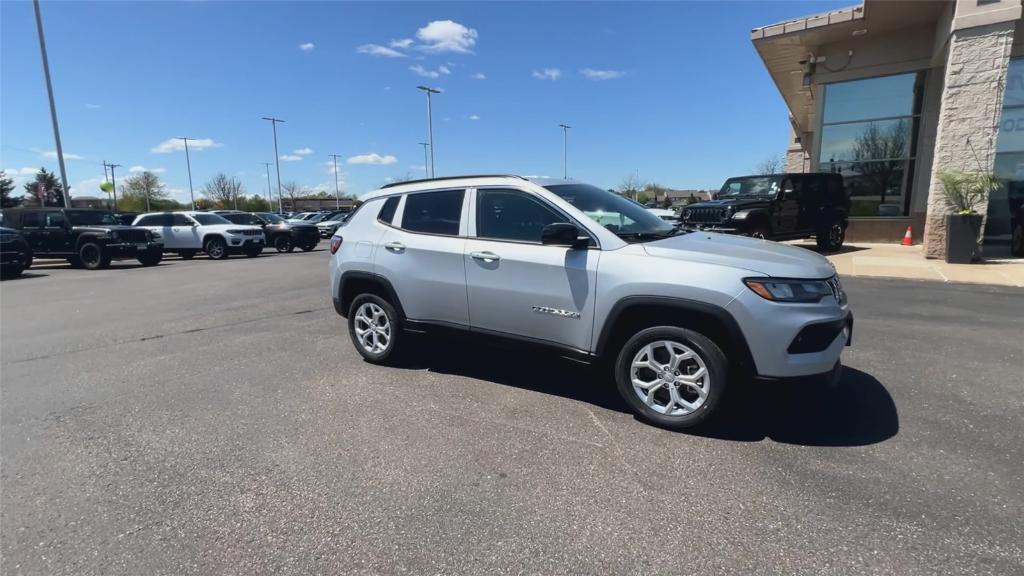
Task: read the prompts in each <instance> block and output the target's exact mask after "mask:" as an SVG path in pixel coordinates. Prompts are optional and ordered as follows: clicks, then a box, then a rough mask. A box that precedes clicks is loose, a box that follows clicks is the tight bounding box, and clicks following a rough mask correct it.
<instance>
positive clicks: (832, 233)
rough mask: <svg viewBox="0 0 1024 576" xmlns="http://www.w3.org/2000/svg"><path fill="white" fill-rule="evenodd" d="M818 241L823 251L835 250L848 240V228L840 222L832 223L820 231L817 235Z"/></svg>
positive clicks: (819, 248) (819, 247)
mask: <svg viewBox="0 0 1024 576" xmlns="http://www.w3.org/2000/svg"><path fill="white" fill-rule="evenodd" d="M815 240H816V241H817V243H818V250H821V251H822V252H835V251H836V250H839V249H840V248H842V247H843V241H844V240H846V228H844V227H843V225H842V224H841V223H839V222H836V223H834V224H832V225H830V226H829V227H828V228H825V229H824V230H821V231H819V232H818V234H817V236H815Z"/></svg>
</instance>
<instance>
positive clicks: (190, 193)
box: [146, 136, 196, 210]
mask: <svg viewBox="0 0 1024 576" xmlns="http://www.w3.org/2000/svg"><path fill="white" fill-rule="evenodd" d="M177 139H178V140H181V141H183V142H184V143H185V166H186V167H187V168H188V197H189V198H191V199H192V210H195V209H196V195H195V192H193V191H192V160H191V159H189V157H188V141H189V140H195V138H184V137H181V136H179V137H178V138H177ZM146 201H147V202H148V201H149V194H146Z"/></svg>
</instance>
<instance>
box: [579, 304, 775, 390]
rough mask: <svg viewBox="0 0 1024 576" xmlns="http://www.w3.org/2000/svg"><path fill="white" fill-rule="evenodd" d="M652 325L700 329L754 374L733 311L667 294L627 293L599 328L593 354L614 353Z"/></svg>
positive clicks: (734, 363)
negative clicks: (633, 294)
mask: <svg viewBox="0 0 1024 576" xmlns="http://www.w3.org/2000/svg"><path fill="white" fill-rule="evenodd" d="M653 326H677V327H680V328H688V329H690V330H694V331H696V332H700V333H701V334H703V335H705V336H707V337H708V338H710V339H711V340H713V341H714V342H715V344H717V345H718V347H719V348H721V349H722V352H724V353H725V355H726V358H727V360H728V361H729V364H730V365H731V366H738V367H739V368H740V370H741V371H742V372H745V373H749V374H751V375H753V374H756V373H757V366H756V365H755V364H754V358H753V355H752V354H751V353H750V347H749V346H748V345H747V339H746V337H745V336H744V335H743V331H742V330H741V329H740V327H739V324H738V323H737V322H736V319H735V318H733V316H732V314H730V313H729V312H728V311H727V310H726V309H725V308H722V307H721V306H717V305H714V304H708V303H706V302H699V301H696V300H688V299H685V298H675V297H670V296H627V297H625V298H623V299H621V300H619V301H618V302H616V303H615V305H614V306H612V309H611V311H610V312H609V313H608V317H607V319H606V320H605V322H604V325H603V326H602V327H601V333H600V335H599V336H598V340H597V346H596V348H595V353H596V355H597V356H598V357H607V356H608V355H609V354H613V355H614V354H616V353H617V352H618V350H619V349H620V348H621V347H622V345H623V344H625V342H626V341H627V340H629V338H630V337H631V336H632V335H633V334H635V333H637V332H638V331H640V330H643V329H645V328H650V327H653Z"/></svg>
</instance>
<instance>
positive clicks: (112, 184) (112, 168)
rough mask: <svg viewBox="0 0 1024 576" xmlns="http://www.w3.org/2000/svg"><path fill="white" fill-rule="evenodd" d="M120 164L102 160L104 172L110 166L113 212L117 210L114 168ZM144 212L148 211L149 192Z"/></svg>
mask: <svg viewBox="0 0 1024 576" xmlns="http://www.w3.org/2000/svg"><path fill="white" fill-rule="evenodd" d="M120 167H121V165H120V164H107V161H106V160H104V161H103V171H104V172H106V171H107V168H110V185H111V187H112V188H111V189H112V190H113V192H114V212H117V178H116V177H114V168H120ZM146 212H149V194H146Z"/></svg>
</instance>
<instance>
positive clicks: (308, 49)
mask: <svg viewBox="0 0 1024 576" xmlns="http://www.w3.org/2000/svg"><path fill="white" fill-rule="evenodd" d="M313 48H316V44H313V43H312V42H306V43H305V44H299V50H302V51H303V52H311V51H312V50H313Z"/></svg>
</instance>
